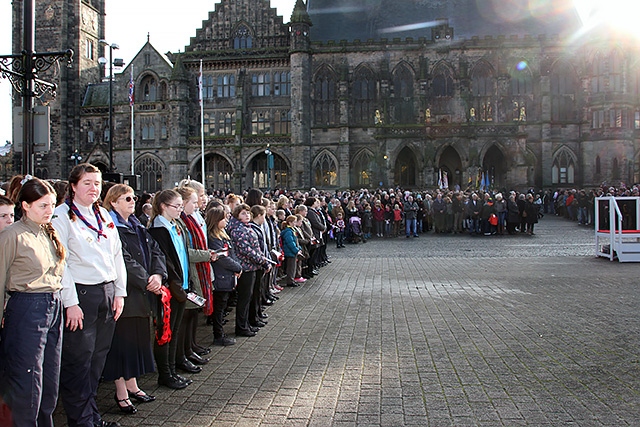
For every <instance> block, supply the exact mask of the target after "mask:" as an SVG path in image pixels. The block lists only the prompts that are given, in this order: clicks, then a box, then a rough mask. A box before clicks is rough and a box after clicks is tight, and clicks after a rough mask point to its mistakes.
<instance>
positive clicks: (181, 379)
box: [174, 374, 193, 385]
mask: <svg viewBox="0 0 640 427" xmlns="http://www.w3.org/2000/svg"><path fill="white" fill-rule="evenodd" d="M174 377H175V378H177V379H179V380H180V381H182V382H183V383H185V384H186V385H189V384H191V383H192V382H193V380H192V379H191V378H185V377H183V376H182V375H180V374H175V375H174Z"/></svg>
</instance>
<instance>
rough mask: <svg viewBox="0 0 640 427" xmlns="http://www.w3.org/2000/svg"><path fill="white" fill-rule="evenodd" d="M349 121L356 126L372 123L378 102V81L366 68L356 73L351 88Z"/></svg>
mask: <svg viewBox="0 0 640 427" xmlns="http://www.w3.org/2000/svg"><path fill="white" fill-rule="evenodd" d="M352 98H353V100H352V109H351V119H352V121H353V123H354V124H357V125H372V124H373V123H374V117H375V111H376V107H377V105H376V103H377V100H378V81H377V80H376V78H375V76H374V74H373V72H371V70H369V69H368V68H361V69H359V70H358V71H357V72H356V75H355V79H354V81H353V87H352Z"/></svg>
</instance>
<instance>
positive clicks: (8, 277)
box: [0, 178, 66, 426]
mask: <svg viewBox="0 0 640 427" xmlns="http://www.w3.org/2000/svg"><path fill="white" fill-rule="evenodd" d="M17 201H18V203H19V205H20V207H21V209H22V213H23V215H22V218H21V219H20V221H18V222H17V223H15V224H13V225H12V226H11V227H8V228H6V229H5V230H4V231H3V232H2V233H0V247H2V251H0V320H2V317H3V316H2V311H3V308H4V301H3V299H4V293H5V290H6V291H7V292H8V293H9V295H11V298H10V299H9V300H8V301H7V308H6V311H5V315H4V328H3V329H1V333H2V339H1V341H0V344H1V345H0V365H2V366H1V367H0V372H3V375H2V376H1V378H0V389H1V390H2V394H1V396H2V399H3V400H4V402H5V403H6V404H7V406H8V408H9V410H10V416H11V419H12V421H11V422H9V420H6V419H4V420H3V419H2V418H3V417H2V416H0V425H9V424H10V425H16V426H26V425H38V426H53V411H54V409H55V408H56V402H57V399H58V384H59V379H60V355H61V351H62V322H63V320H62V303H61V301H60V290H61V289H62V273H63V271H64V268H65V254H66V251H65V248H64V246H63V245H62V243H61V242H60V240H59V239H58V236H57V233H56V231H55V230H54V229H53V227H52V226H51V222H50V221H51V217H52V216H53V211H54V209H55V205H56V193H55V191H54V190H53V188H52V187H51V185H50V184H49V183H47V182H45V181H41V180H39V179H37V178H33V179H31V180H30V181H27V182H26V183H24V185H23V186H22V188H21V189H20V192H19V193H18V196H17ZM11 213H12V214H13V204H11ZM5 423H6V424H5Z"/></svg>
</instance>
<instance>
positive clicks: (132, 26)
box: [0, 0, 296, 146]
mask: <svg viewBox="0 0 640 427" xmlns="http://www.w3.org/2000/svg"><path fill="white" fill-rule="evenodd" d="M295 1H296V0H271V7H275V8H276V9H277V11H278V15H280V16H282V18H283V22H285V23H287V22H289V18H290V17H291V11H292V10H293V6H294V5H295ZM216 3H218V1H215V0H185V2H184V3H182V2H177V1H175V0H155V1H153V2H151V1H148V0H146V1H141V0H135V1H134V0H107V10H106V15H107V16H106V36H105V37H106V40H107V41H108V42H109V43H115V44H117V45H119V46H120V49H119V50H115V51H114V53H113V56H114V58H122V59H123V60H124V61H125V63H128V62H130V61H131V60H132V59H133V57H134V56H135V55H136V53H138V51H139V50H140V49H141V48H142V46H143V45H144V44H145V43H146V41H147V34H149V40H150V41H151V44H152V45H153V46H154V47H155V48H156V49H157V50H158V51H159V52H161V53H166V52H168V51H171V52H178V51H181V52H182V51H184V47H185V46H186V45H188V44H189V40H190V38H191V37H194V36H195V35H196V29H198V28H201V27H202V21H204V20H206V19H207V18H208V17H209V12H210V11H213V10H214V9H215V4H216ZM37 19H38V17H37V16H36V20H37ZM0 29H1V30H0V55H9V54H11V53H12V52H11V0H0ZM76 54H77V53H76ZM116 72H117V71H116ZM11 126H12V125H11V84H10V83H9V81H8V80H6V79H2V78H0V146H4V145H5V142H6V141H11V139H12V131H11Z"/></svg>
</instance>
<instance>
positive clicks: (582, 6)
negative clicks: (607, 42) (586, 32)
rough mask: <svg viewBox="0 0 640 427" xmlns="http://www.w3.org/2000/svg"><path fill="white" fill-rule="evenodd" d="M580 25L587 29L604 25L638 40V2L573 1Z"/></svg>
mask: <svg viewBox="0 0 640 427" xmlns="http://www.w3.org/2000/svg"><path fill="white" fill-rule="evenodd" d="M573 1H574V5H575V7H576V10H577V12H578V14H579V15H580V19H581V20H582V24H583V25H584V26H585V27H586V28H587V29H590V28H594V27H596V26H599V25H606V26H608V27H611V28H612V29H615V30H617V31H621V32H625V33H629V34H631V35H633V36H635V37H637V38H640V25H639V23H638V17H639V16H640V2H639V1H638V0H609V1H607V2H600V1H597V0H573Z"/></svg>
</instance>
